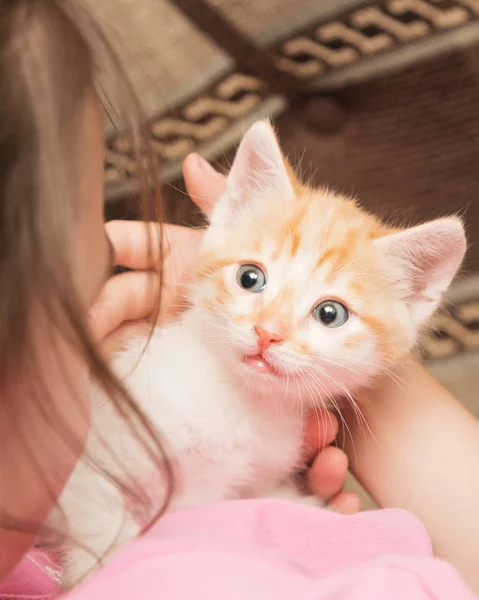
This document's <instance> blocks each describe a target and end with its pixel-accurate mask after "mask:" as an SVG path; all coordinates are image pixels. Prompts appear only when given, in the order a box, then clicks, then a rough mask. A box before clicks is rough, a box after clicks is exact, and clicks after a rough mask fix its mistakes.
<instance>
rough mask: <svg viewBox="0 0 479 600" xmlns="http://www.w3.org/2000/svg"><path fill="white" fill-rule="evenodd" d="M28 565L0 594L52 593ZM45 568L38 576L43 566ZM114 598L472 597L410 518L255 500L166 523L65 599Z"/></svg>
mask: <svg viewBox="0 0 479 600" xmlns="http://www.w3.org/2000/svg"><path fill="white" fill-rule="evenodd" d="M37 558H38V557H37ZM36 562H38V560H36ZM32 564H33V563H32V562H31V561H30V560H29V559H27V560H26V561H25V562H24V563H23V565H22V566H21V567H19V569H18V570H17V573H16V574H14V575H13V576H12V578H11V579H10V583H9V582H7V583H6V584H4V586H3V587H0V598H2V599H3V598H11V597H17V598H18V597H19V595H23V597H25V596H28V597H29V598H33V597H35V598H39V597H48V596H51V595H52V594H53V593H54V591H55V589H56V588H55V585H56V584H54V582H53V581H52V580H51V578H50V583H47V582H46V581H45V580H44V579H43V578H42V577H40V578H38V577H37V580H36V583H35V584H34V585H33V586H32V585H31V582H32V580H33V579H32V578H33V570H34V569H33V568H32ZM34 566H35V565H34ZM41 568H42V572H43V573H44V570H45V565H43V566H42V567H41ZM27 570H28V572H29V575H28V576H26V571H27ZM22 573H23V576H22V577H23V578H22V577H20V575H21V574H22ZM40 580H41V581H40ZM28 582H30V583H28ZM27 583H28V585H27ZM19 584H20V587H18V586H19ZM35 585H36V586H37V588H36V589H33V588H34V587H35ZM15 586H17V587H15ZM21 586H23V589H21ZM39 586H40V587H39ZM41 586H43V587H41ZM110 598H111V599H114V600H143V599H145V600H148V599H150V598H151V599H156V598H158V599H161V600H186V599H190V598H194V599H195V600H225V599H228V600H244V599H245V598H248V599H250V600H266V599H268V600H269V599H274V600H282V599H284V600H291V599H295V598H301V600H308V599H311V600H313V599H314V600H326V599H327V600H366V599H367V600H384V599H385V598H387V599H389V600H403V599H407V600H451V599H454V600H473V599H474V598H475V596H474V595H473V594H472V593H471V592H470V591H468V589H467V588H466V586H465V584H464V583H463V581H462V579H461V578H460V576H459V575H458V574H457V573H456V572H455V570H454V569H453V568H452V567H450V566H449V565H447V564H446V563H444V562H442V561H440V560H438V559H435V558H433V557H432V553H431V545H430V541H429V538H428V536H427V534H426V532H425V530H424V528H423V526H422V525H421V523H420V522H419V521H417V519H416V518H415V517H413V516H412V515H410V514H409V513H406V512H404V511H400V510H381V511H375V512H363V513H360V514H357V515H354V516H342V515H337V514H334V513H330V512H327V511H325V510H318V509H315V508H310V507H304V506H299V505H295V504H289V503H284V502H279V501H273V500H261V501H239V502H226V503H222V504H217V505H212V506H207V507H202V508H197V509H192V510H188V511H183V512H179V513H175V514H171V515H168V516H166V517H164V518H163V519H162V520H161V521H160V522H159V523H158V524H157V525H156V526H155V527H154V528H153V529H152V530H151V531H150V532H149V533H148V534H147V535H145V536H144V537H143V538H142V539H139V540H137V541H135V542H133V543H131V544H129V545H128V546H126V547H125V548H124V549H122V550H121V551H120V552H119V554H118V556H117V557H116V558H115V559H114V560H113V561H112V562H111V563H110V564H109V565H108V566H107V567H106V568H104V569H103V570H102V571H100V572H99V573H97V574H96V575H95V576H94V577H93V578H92V579H91V580H90V581H88V582H87V583H86V584H84V585H83V586H81V587H80V588H78V589H76V590H75V591H74V592H72V593H70V594H69V597H68V600H109V599H110Z"/></svg>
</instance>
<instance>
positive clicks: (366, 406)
mask: <svg viewBox="0 0 479 600" xmlns="http://www.w3.org/2000/svg"><path fill="white" fill-rule="evenodd" d="M394 375H395V378H394V379H393V378H391V377H389V378H387V379H385V380H384V381H383V382H382V383H381V385H379V386H378V387H377V388H376V389H375V390H373V391H372V392H369V393H368V394H367V397H364V398H359V399H358V404H359V405H360V406H361V409H362V412H363V414H364V417H365V419H366V422H367V424H368V427H369V428H370V432H368V431H367V430H365V429H364V426H361V424H360V423H358V421H357V419H356V418H355V417H354V416H352V415H350V416H349V417H348V425H349V427H350V428H351V431H352V437H353V440H354V442H353V443H352V441H351V439H346V440H345V448H346V450H347V453H348V455H349V457H350V464H351V469H352V471H353V472H354V473H355V474H356V476H357V477H358V479H359V480H360V482H361V483H362V484H363V485H364V486H365V488H366V489H367V490H368V491H369V493H370V494H371V495H372V496H373V498H374V499H375V500H376V502H377V503H378V504H379V505H380V506H382V507H401V508H405V509H408V510H410V511H411V512H413V513H414V514H416V515H417V516H418V517H419V518H420V519H421V520H422V521H423V523H424V525H425V526H426V528H427V529H428V531H429V534H430V536H431V539H432V542H433V546H434V550H435V553H436V554H437V555H438V556H439V557H441V558H444V559H446V560H448V561H450V562H451V563H452V564H453V565H454V566H456V568H458V569H459V570H460V572H461V573H462V574H463V576H464V577H465V578H466V580H467V581H468V582H469V585H470V586H471V587H472V588H473V590H474V591H475V592H476V593H477V592H479V421H478V420H477V419H476V418H475V417H474V416H473V415H472V414H470V413H469V412H468V411H467V410H466V409H465V408H464V407H463V406H462V405H461V404H460V403H459V401H458V400H456V398H454V397H453V396H452V395H451V394H450V393H449V392H448V391H447V390H445V389H444V388H443V387H442V386H441V385H440V384H439V383H438V382H437V381H435V379H434V378H433V377H432V376H431V375H430V374H429V373H428V372H427V370H426V369H425V368H424V367H423V366H422V365H420V364H419V363H416V362H413V361H408V362H407V364H404V365H403V366H402V367H400V368H398V369H396V371H395V373H394ZM396 378H397V379H396Z"/></svg>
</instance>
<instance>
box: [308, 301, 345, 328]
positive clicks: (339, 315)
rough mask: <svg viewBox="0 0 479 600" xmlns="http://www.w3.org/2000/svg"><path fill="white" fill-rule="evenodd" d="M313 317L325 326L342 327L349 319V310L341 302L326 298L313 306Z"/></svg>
mask: <svg viewBox="0 0 479 600" xmlns="http://www.w3.org/2000/svg"><path fill="white" fill-rule="evenodd" d="M313 317H314V318H315V319H316V321H319V322H320V323H322V324H323V325H324V326H325V327H331V328H333V327H341V325H344V324H345V323H346V321H347V320H348V319H349V312H348V309H347V308H346V307H345V306H344V304H341V302H337V301H336V300H325V301H324V302H321V303H320V304H318V306H316V307H315V308H313Z"/></svg>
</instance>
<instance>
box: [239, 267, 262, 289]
mask: <svg viewBox="0 0 479 600" xmlns="http://www.w3.org/2000/svg"><path fill="white" fill-rule="evenodd" d="M236 281H237V282H238V285H239V286H240V287H241V288H243V289H244V290H246V291H247V292H254V293H255V294H257V293H258V292H262V291H263V290H264V288H265V287H266V275H265V274H264V272H263V271H262V270H261V269H260V268H259V267H257V266H256V265H243V266H241V267H240V268H239V269H238V274H237V275H236Z"/></svg>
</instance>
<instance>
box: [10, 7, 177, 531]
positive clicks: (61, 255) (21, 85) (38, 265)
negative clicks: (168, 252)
mask: <svg viewBox="0 0 479 600" xmlns="http://www.w3.org/2000/svg"><path fill="white" fill-rule="evenodd" d="M99 75H100V77H98V76H99ZM95 81H101V82H102V90H101V92H102V94H101V95H102V96H103V97H107V98H108V103H109V105H108V109H109V110H110V111H111V109H112V107H114V109H115V111H116V113H117V116H118V117H119V118H120V119H121V120H122V122H123V125H124V127H125V130H126V131H128V132H129V136H130V139H131V148H132V152H133V153H134V155H135V157H136V160H137V165H138V178H139V181H140V201H141V207H142V217H143V218H144V219H145V220H158V219H159V217H160V216H161V215H160V214H159V209H160V203H159V201H160V194H159V184H158V181H157V176H156V173H157V169H156V165H155V161H154V159H153V154H152V152H151V149H150V147H149V145H148V142H147V136H146V135H145V131H144V130H143V123H144V120H143V118H142V113H141V109H140V106H139V103H138V102H137V100H136V98H135V95H134V93H133V90H132V88H131V86H130V84H129V83H128V79H127V77H126V76H125V73H124V72H123V69H122V67H121V63H120V61H119V60H118V59H117V57H116V56H115V54H114V53H113V52H112V50H111V48H110V46H109V44H108V42H107V40H106V38H105V36H104V35H103V34H102V32H101V31H100V29H99V27H98V26H97V25H96V24H95V22H94V21H93V19H92V18H91V16H90V14H89V13H88V11H87V10H85V8H84V7H83V6H82V5H81V4H79V2H78V1H77V0H2V1H1V3H0V418H1V419H2V420H5V419H7V420H8V423H9V427H12V428H16V431H15V434H16V436H17V438H18V439H19V440H20V441H21V443H22V444H23V448H24V450H23V451H24V453H25V454H26V455H28V456H29V458H30V462H31V465H32V473H33V471H35V473H37V474H38V477H40V476H42V473H43V477H44V479H45V485H48V477H46V476H45V473H46V469H48V468H49V466H48V465H42V464H38V458H37V452H36V449H35V447H34V443H33V441H32V439H30V438H31V436H30V433H29V431H27V429H25V427H24V425H23V424H24V423H26V422H27V421H28V419H27V417H26V416H25V415H30V414H31V415H32V416H33V415H35V418H36V419H37V421H38V419H41V423H42V427H43V426H44V427H45V428H46V429H47V430H48V431H50V432H51V435H52V436H61V437H62V438H63V440H64V441H65V444H68V445H69V446H70V447H71V448H72V449H73V450H74V451H75V452H77V453H80V451H81V441H80V440H77V439H76V438H75V432H74V431H72V427H71V426H68V425H67V424H66V423H65V422H63V420H62V417H61V414H59V411H58V409H57V407H56V406H55V403H54V402H53V400H52V398H51V393H50V392H49V388H48V381H47V379H48V373H45V372H44V371H43V370H42V368H41V360H40V358H41V356H40V354H41V353H42V351H43V350H42V348H44V347H45V346H46V345H49V348H50V350H49V352H52V353H53V355H54V359H55V364H56V369H57V371H58V372H60V373H62V374H63V379H64V382H63V383H64V385H65V386H66V387H70V388H71V387H72V386H74V381H73V380H72V379H71V378H70V375H69V372H68V369H67V368H66V366H65V365H64V364H63V360H62V348H64V347H66V346H68V347H69V348H70V349H74V351H75V353H76V355H77V356H78V357H79V358H81V360H82V361H84V362H86V363H87V364H88V367H89V371H90V374H91V377H92V378H93V379H95V380H96V381H97V382H98V383H99V384H100V385H101V386H102V387H103V389H104V390H105V391H106V392H107V394H108V396H109V398H110V401H111V402H112V403H113V404H114V406H115V407H116V409H117V411H118V412H119V414H120V415H122V416H123V417H124V418H125V419H126V420H127V421H128V423H129V424H130V425H131V427H132V428H134V429H135V431H137V432H138V435H141V439H142V440H143V442H144V445H145V448H146V449H147V450H148V452H149V453H150V454H151V456H153V457H154V459H155V460H156V462H157V465H158V467H159V468H162V469H165V468H166V469H167V470H168V462H167V461H165V460H164V454H163V452H162V447H161V443H160V441H159V439H158V436H157V435H156V432H155V431H153V430H152V428H151V426H150V425H149V423H148V421H147V419H146V418H145V417H144V415H143V414H142V413H141V411H140V410H139V409H138V408H137V406H136V405H135V402H134V400H133V399H132V398H131V397H130V395H129V394H128V393H127V391H126V390H125V389H124V388H123V386H122V385H121V384H120V382H119V381H118V380H117V379H116V378H115V377H114V376H113V374H112V373H111V372H110V370H109V368H108V365H107V364H106V363H105V361H104V360H103V359H102V357H101V356H100V355H99V353H98V350H97V348H96V347H95V345H94V344H93V342H92V340H91V339H90V335H89V332H88V328H87V322H86V315H85V307H84V306H82V304H81V302H80V301H79V299H78V290H77V289H76V286H75V281H74V277H73V275H72V265H71V256H70V253H69V252H68V248H69V247H70V246H71V240H72V232H73V230H74V225H75V220H76V218H77V216H78V214H79V211H80V207H79V197H78V185H77V183H78V178H79V176H80V174H79V173H78V168H77V163H78V160H77V159H78V152H77V149H76V146H75V139H76V137H77V135H78V130H77V128H78V118H77V116H78V111H79V110H80V104H81V102H82V100H83V99H85V97H86V96H87V94H88V92H89V90H91V89H92V87H93V85H94V83H95ZM160 287H161V281H160ZM38 319H43V320H44V322H45V323H46V324H47V325H48V327H47V331H48V333H49V339H47V340H45V339H44V338H43V339H42V340H40V341H38V340H36V339H35V334H34V329H35V324H36V323H37V322H38ZM19 377H21V378H22V380H23V381H28V382H29V394H28V395H27V396H25V395H22V394H21V393H19V392H18V379H19ZM73 391H74V390H73ZM79 402H80V401H79ZM80 413H81V410H80V409H79V414H80ZM85 418H87V416H85ZM3 460H4V457H3V456H2V461H3ZM5 460H6V458H5ZM0 470H1V465H0ZM105 476H109V474H108V473H105ZM167 480H168V481H171V477H168V478H167ZM117 483H118V485H121V486H122V487H123V488H126V491H129V492H130V493H131V494H132V495H134V494H135V490H134V486H133V485H131V486H130V488H129V487H128V486H129V484H128V479H127V478H125V479H124V480H122V481H118V482H117ZM12 493H14V492H13V491H12ZM0 526H1V527H4V528H8V529H11V528H14V529H20V530H21V529H23V530H28V529H29V528H37V527H38V523H32V522H28V520H27V521H22V520H20V519H18V516H17V515H16V516H15V518H14V517H13V516H12V515H9V514H0Z"/></svg>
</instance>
